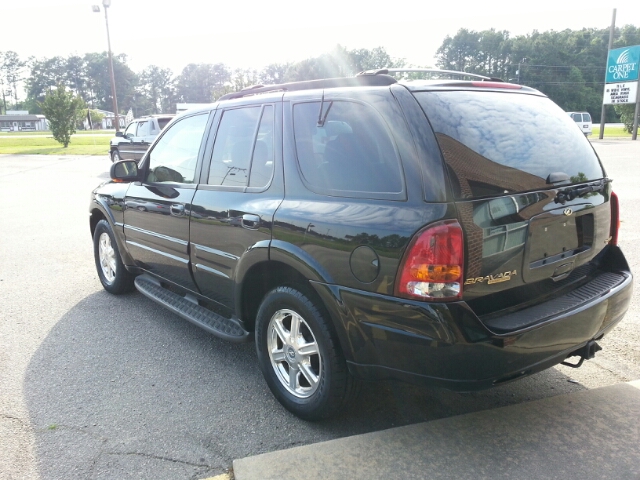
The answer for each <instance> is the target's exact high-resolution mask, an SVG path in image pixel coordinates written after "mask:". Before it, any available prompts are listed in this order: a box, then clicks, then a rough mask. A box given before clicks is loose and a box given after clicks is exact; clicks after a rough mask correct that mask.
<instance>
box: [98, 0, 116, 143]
mask: <svg viewBox="0 0 640 480" xmlns="http://www.w3.org/2000/svg"><path fill="white" fill-rule="evenodd" d="M102 6H103V7H104V21H105V23H106V25H107V46H108V47H109V75H110V76H111V97H112V98H113V114H114V116H115V118H114V120H115V127H116V132H119V131H120V118H119V116H118V98H117V97H116V79H115V77H114V75H113V54H112V53H111V38H110V36H109V16H108V15H107V9H108V8H109V7H110V6H111V0H102ZM93 11H94V12H99V11H100V7H99V6H98V5H94V6H93Z"/></svg>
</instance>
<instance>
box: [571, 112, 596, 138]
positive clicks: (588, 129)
mask: <svg viewBox="0 0 640 480" xmlns="http://www.w3.org/2000/svg"><path fill="white" fill-rule="evenodd" d="M567 114H568V115H569V116H570V117H571V118H572V119H573V121H574V122H576V125H578V127H580V130H581V131H582V133H584V134H585V136H587V137H588V136H589V135H591V134H592V133H593V132H592V130H593V125H592V123H591V115H590V114H589V112H567Z"/></svg>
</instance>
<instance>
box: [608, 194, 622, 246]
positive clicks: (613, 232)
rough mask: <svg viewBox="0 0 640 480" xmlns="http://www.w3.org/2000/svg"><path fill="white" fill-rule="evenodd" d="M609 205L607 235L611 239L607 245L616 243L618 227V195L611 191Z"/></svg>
mask: <svg viewBox="0 0 640 480" xmlns="http://www.w3.org/2000/svg"><path fill="white" fill-rule="evenodd" d="M609 204H610V205H611V228H610V229H609V236H610V237H611V240H610V241H609V245H618V230H619V229H620V204H619V203H618V196H617V195H616V194H615V193H614V192H611V198H610V199H609Z"/></svg>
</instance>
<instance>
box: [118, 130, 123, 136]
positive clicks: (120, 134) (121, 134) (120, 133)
mask: <svg viewBox="0 0 640 480" xmlns="http://www.w3.org/2000/svg"><path fill="white" fill-rule="evenodd" d="M116 137H124V133H122V132H121V131H119V130H118V131H117V132H116Z"/></svg>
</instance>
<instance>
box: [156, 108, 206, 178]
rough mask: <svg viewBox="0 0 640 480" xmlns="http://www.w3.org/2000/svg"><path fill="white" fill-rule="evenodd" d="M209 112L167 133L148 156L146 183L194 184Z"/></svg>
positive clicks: (180, 122) (188, 120)
mask: <svg viewBox="0 0 640 480" xmlns="http://www.w3.org/2000/svg"><path fill="white" fill-rule="evenodd" d="M208 119H209V115H208V113H205V114H200V115H194V116H192V117H187V118H184V119H182V120H180V121H178V122H176V123H174V124H173V126H172V127H171V128H170V129H169V130H167V132H166V133H165V134H164V135H163V136H162V138H161V139H160V140H159V141H158V143H156V145H155V147H154V148H153V150H152V151H151V152H150V154H149V160H148V161H149V170H148V172H147V182H151V183H156V182H178V183H193V182H194V177H195V172H196V164H197V162H198V152H199V151H200V144H201V143H202V137H203V135H204V131H205V127H206V126H207V120H208Z"/></svg>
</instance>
